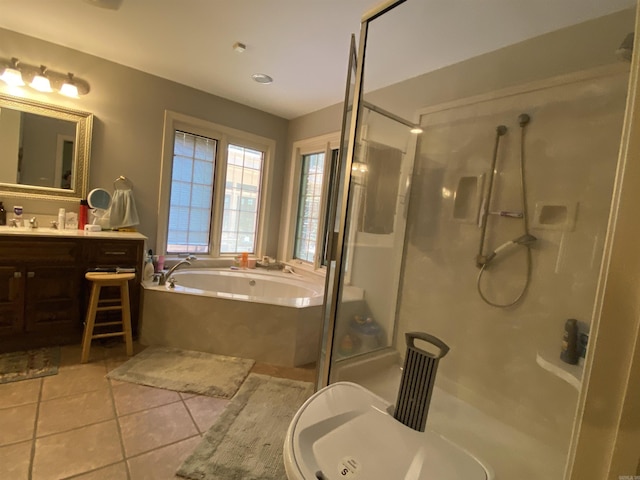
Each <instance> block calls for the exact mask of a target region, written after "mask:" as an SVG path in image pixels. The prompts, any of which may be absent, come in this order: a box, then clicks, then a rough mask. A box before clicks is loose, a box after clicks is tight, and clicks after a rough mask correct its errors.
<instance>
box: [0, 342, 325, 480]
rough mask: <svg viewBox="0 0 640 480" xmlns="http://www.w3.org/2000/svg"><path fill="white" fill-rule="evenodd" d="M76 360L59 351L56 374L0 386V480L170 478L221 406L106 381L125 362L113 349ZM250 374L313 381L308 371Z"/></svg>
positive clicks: (270, 369) (70, 351)
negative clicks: (108, 374) (59, 365)
mask: <svg viewBox="0 0 640 480" xmlns="http://www.w3.org/2000/svg"><path fill="white" fill-rule="evenodd" d="M143 348H144V347H142V346H140V345H139V344H135V351H136V352H139V351H141V350H142V349H143ZM79 358H80V346H79V345H74V346H66V347H62V360H61V367H60V373H59V374H58V375H56V376H52V377H45V378H37V379H33V380H25V381H21V382H14V383H9V384H4V385H0V424H2V425H3V428H2V430H1V432H2V434H0V478H2V479H5V478H6V479H11V480H23V479H24V480H26V479H28V478H31V479H33V480H58V479H61V478H69V477H72V478H74V479H79V480H88V479H92V480H96V479H109V480H143V479H148V478H153V479H176V480H177V479H178V478H179V477H175V476H174V473H175V470H176V469H177V468H178V467H179V466H180V465H181V463H182V462H183V461H184V459H185V458H186V457H187V456H188V455H190V454H191V452H192V451H193V450H194V449H195V447H196V446H197V444H198V443H199V442H200V440H201V438H202V435H203V434H204V433H205V432H206V431H207V430H208V429H209V427H210V426H211V425H212V424H213V423H214V422H215V420H216V419H217V417H218V415H220V413H221V412H222V411H223V410H224V408H225V407H226V405H227V403H228V402H229V401H228V400H223V399H220V398H213V397H206V396H202V395H193V394H185V393H178V392H173V391H170V390H164V389H158V388H151V387H146V386H143V385H136V384H132V383H126V382H118V381H115V380H108V379H106V378H105V374H106V373H107V372H108V371H110V370H112V369H113V368H115V367H117V366H118V365H120V364H122V363H124V362H125V361H127V359H128V357H127V356H126V355H125V352H124V345H123V344H121V343H117V344H115V346H113V347H112V348H105V347H103V346H101V345H95V346H93V347H92V349H91V358H90V363H87V364H80V363H79ZM253 371H255V372H256V373H262V374H266V375H272V376H280V377H286V378H291V379H294V380H303V381H313V379H314V376H315V371H314V369H313V368H312V367H311V366H307V367H306V368H304V369H302V368H298V369H292V368H282V367H276V366H272V365H266V364H257V365H255V366H254V369H253ZM7 426H10V428H4V427H7Z"/></svg>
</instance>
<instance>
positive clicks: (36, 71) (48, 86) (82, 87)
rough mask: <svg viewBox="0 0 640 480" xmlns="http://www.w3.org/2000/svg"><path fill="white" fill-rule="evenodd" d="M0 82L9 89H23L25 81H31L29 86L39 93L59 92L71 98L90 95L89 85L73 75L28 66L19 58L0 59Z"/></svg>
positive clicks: (44, 67) (41, 67) (42, 67)
mask: <svg viewBox="0 0 640 480" xmlns="http://www.w3.org/2000/svg"><path fill="white" fill-rule="evenodd" d="M0 80H2V81H3V82H4V83H6V84H7V85H8V86H9V87H12V88H13V87H23V86H24V85H25V80H27V81H28V80H31V82H30V83H29V86H30V87H31V88H33V89H34V90H38V91H39V92H46V93H50V92H57V93H60V94H61V95H65V96H67V97H71V98H78V97H79V96H80V95H86V94H87V93H89V90H90V87H89V83H87V82H86V81H85V80H82V79H79V78H76V77H75V76H74V74H73V73H61V72H54V71H51V70H49V69H48V68H47V67H46V66H44V65H40V66H35V65H27V64H25V63H22V62H20V61H19V60H18V59H17V58H15V57H14V58H12V59H11V60H10V61H7V60H4V59H0Z"/></svg>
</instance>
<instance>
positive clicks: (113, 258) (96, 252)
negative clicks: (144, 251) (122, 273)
mask: <svg viewBox="0 0 640 480" xmlns="http://www.w3.org/2000/svg"><path fill="white" fill-rule="evenodd" d="M140 248H142V246H141V244H140V243H137V242H100V243H99V244H96V245H91V247H90V254H89V265H90V266H91V265H95V266H100V265H120V266H127V265H131V266H136V263H137V261H138V258H139V257H138V249H140ZM140 258H141V257H140Z"/></svg>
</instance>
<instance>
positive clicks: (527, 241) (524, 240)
mask: <svg viewBox="0 0 640 480" xmlns="http://www.w3.org/2000/svg"><path fill="white" fill-rule="evenodd" d="M536 240H538V239H537V238H536V237H534V236H533V235H531V234H530V233H525V234H524V235H522V236H521V237H518V238H516V239H514V240H512V242H513V243H517V244H518V245H524V246H526V247H528V246H529V245H533V244H534V243H535V242H536Z"/></svg>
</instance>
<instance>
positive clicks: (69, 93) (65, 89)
mask: <svg viewBox="0 0 640 480" xmlns="http://www.w3.org/2000/svg"><path fill="white" fill-rule="evenodd" d="M67 75H68V76H69V79H68V80H66V81H65V82H64V83H63V84H62V87H60V95H64V96H66V97H71V98H78V87H77V86H76V84H75V83H74V82H73V73H71V72H69V73H68V74H67Z"/></svg>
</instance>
